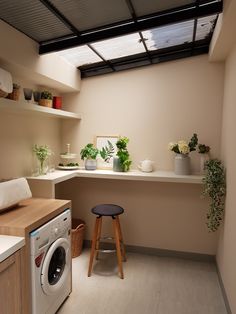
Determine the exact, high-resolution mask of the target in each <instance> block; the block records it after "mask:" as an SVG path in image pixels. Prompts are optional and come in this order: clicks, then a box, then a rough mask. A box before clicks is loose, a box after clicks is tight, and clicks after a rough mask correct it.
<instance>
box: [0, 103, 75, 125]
mask: <svg viewBox="0 0 236 314" xmlns="http://www.w3.org/2000/svg"><path fill="white" fill-rule="evenodd" d="M0 111H5V112H10V113H17V114H18V113H22V114H25V113H31V114H41V115H45V116H48V117H52V118H53V117H54V118H61V119H75V120H80V119H81V117H80V115H79V114H77V113H73V112H69V111H65V110H60V109H54V108H48V107H43V106H39V105H37V104H32V103H30V102H26V101H21V100H20V101H14V100H11V99H6V98H0Z"/></svg>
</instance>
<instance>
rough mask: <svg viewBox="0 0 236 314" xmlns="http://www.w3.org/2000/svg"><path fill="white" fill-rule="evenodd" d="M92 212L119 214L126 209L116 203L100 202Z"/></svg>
mask: <svg viewBox="0 0 236 314" xmlns="http://www.w3.org/2000/svg"><path fill="white" fill-rule="evenodd" d="M91 212H92V213H93V214H95V215H99V216H117V215H120V214H123V212H124V209H123V208H122V207H120V206H118V205H114V204H100V205H97V206H95V207H93V208H92V209H91Z"/></svg>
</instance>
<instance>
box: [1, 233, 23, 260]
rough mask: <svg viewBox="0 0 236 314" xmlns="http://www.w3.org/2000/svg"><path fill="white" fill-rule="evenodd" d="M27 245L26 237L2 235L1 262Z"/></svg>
mask: <svg viewBox="0 0 236 314" xmlns="http://www.w3.org/2000/svg"><path fill="white" fill-rule="evenodd" d="M24 245H25V238H22V237H14V236H8V235H0V262H2V261H4V260H5V259H6V258H8V257H9V256H10V255H12V254H13V253H15V252H16V251H18V250H19V249H20V248H22V247H23V246H24Z"/></svg>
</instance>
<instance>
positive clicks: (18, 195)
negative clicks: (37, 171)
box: [0, 178, 32, 211]
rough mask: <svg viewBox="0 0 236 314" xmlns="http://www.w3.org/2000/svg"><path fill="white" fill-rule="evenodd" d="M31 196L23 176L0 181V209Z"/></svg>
mask: <svg viewBox="0 0 236 314" xmlns="http://www.w3.org/2000/svg"><path fill="white" fill-rule="evenodd" d="M30 197H32V193H31V191H30V188H29V185H28V182H27V180H26V179H25V178H19V179H14V180H10V181H6V182H2V183H0V211H2V210H4V209H6V208H8V207H11V206H12V205H15V204H17V203H19V202H20V201H23V200H25V199H27V198H30Z"/></svg>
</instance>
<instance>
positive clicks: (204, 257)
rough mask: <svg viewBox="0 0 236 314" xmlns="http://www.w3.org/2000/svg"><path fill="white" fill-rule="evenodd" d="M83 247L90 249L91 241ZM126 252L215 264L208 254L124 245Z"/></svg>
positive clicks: (86, 242)
mask: <svg viewBox="0 0 236 314" xmlns="http://www.w3.org/2000/svg"><path fill="white" fill-rule="evenodd" d="M100 243H101V246H102V247H103V248H104V249H112V248H114V244H112V243H107V242H100ZM84 247H85V248H90V247H91V241H90V240H84ZM125 248H126V251H127V252H132V253H139V254H147V255H154V256H162V257H174V258H182V259H189V260H193V261H198V262H211V263H215V256H214V255H209V254H201V253H192V252H181V251H173V250H165V249H158V248H151V247H145V246H136V245H125Z"/></svg>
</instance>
